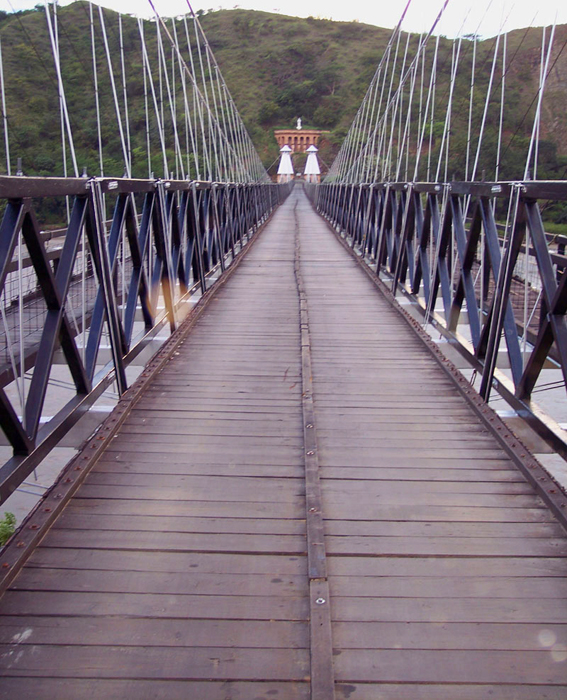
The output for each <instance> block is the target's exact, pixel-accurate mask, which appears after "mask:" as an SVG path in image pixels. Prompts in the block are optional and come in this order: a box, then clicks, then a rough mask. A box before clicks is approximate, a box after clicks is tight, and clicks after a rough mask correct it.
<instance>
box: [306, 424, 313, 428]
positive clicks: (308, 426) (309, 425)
mask: <svg viewBox="0 0 567 700" xmlns="http://www.w3.org/2000/svg"><path fill="white" fill-rule="evenodd" d="M305 427H306V428H312V427H313V426H312V424H311V423H307V425H306V426H305Z"/></svg>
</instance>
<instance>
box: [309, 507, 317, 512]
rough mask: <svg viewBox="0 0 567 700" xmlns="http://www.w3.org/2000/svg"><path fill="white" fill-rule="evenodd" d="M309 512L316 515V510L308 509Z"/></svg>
mask: <svg viewBox="0 0 567 700" xmlns="http://www.w3.org/2000/svg"><path fill="white" fill-rule="evenodd" d="M309 512H310V513H316V512H317V508H309Z"/></svg>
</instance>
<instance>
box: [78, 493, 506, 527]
mask: <svg viewBox="0 0 567 700" xmlns="http://www.w3.org/2000/svg"><path fill="white" fill-rule="evenodd" d="M102 495H103V497H102V498H98V499H97V498H92V499H90V498H79V497H75V499H74V500H73V501H72V503H71V504H70V505H69V508H70V509H73V510H74V509H77V510H80V511H81V512H82V513H89V512H97V513H100V514H102V515H146V516H152V517H161V516H171V517H180V518H182V517H200V518H245V519H247V518H254V519H257V520H260V521H261V520H263V519H273V518H281V519H284V520H286V519H287V520H292V519H293V520H301V519H302V518H304V517H305V512H304V508H303V504H302V503H294V502H287V503H274V502H270V501H267V502H259V503H254V502H252V501H246V504H245V506H244V507H243V505H242V504H241V503H239V502H237V501H235V502H230V501H215V500H210V501H168V500H162V501H160V500H150V499H146V500H144V499H130V498H124V499H119V498H116V499H111V498H104V495H105V494H102ZM514 512H515V511H514ZM258 528H259V529H261V528H262V525H261V522H260V523H259V525H258Z"/></svg>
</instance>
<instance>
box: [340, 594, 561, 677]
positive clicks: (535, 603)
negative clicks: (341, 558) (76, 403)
mask: <svg viewBox="0 0 567 700" xmlns="http://www.w3.org/2000/svg"><path fill="white" fill-rule="evenodd" d="M333 619H334V620H341V621H352V622H357V621H367V622H404V621H408V622H500V623H505V622H507V623H515V622H524V623H525V622H528V623H531V622H534V623H539V624H541V625H548V624H553V623H566V622H567V606H565V605H558V604H557V601H556V600H555V599H548V598H546V599H542V600H537V599H536V600H530V599H522V600H518V599H516V598H497V599H487V598H482V599H479V598H445V599H439V598H418V597H415V598H378V599H376V598H368V597H362V598H357V597H354V596H348V597H339V596H336V597H335V598H333ZM566 660H567V657H566ZM446 680H449V679H446ZM432 682H433V681H432Z"/></svg>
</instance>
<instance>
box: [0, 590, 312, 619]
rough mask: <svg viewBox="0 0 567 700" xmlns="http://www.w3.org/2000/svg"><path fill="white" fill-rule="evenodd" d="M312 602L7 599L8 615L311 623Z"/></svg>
mask: <svg viewBox="0 0 567 700" xmlns="http://www.w3.org/2000/svg"><path fill="white" fill-rule="evenodd" d="M308 610H309V600H308V598H307V597H297V598H294V597H291V596H287V597H285V598H284V597H282V598H272V597H269V596H235V595H227V596H223V595H177V596H169V595H163V594H139V593H101V592H99V591H96V592H93V591H88V592H86V593H83V592H78V593H75V592H67V591H65V592H61V593H59V592H53V591H41V592H40V593H37V592H35V591H13V590H10V591H8V592H7V593H5V594H4V597H3V599H2V613H3V614H4V615H25V616H31V615H46V614H49V615H50V616H58V615H63V616H67V617H68V616H84V615H87V616H89V617H90V616H106V615H121V616H123V617H148V618H153V619H157V618H184V619H186V618H193V619H205V618H207V619H220V620H223V619H224V620H242V619H245V620H307V618H308Z"/></svg>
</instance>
